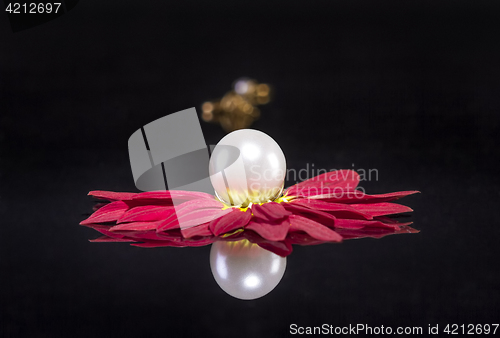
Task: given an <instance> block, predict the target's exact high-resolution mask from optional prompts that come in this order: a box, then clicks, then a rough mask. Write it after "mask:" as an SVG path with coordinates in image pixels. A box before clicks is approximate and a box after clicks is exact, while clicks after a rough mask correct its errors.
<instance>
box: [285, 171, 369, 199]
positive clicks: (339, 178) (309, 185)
mask: <svg viewBox="0 0 500 338" xmlns="http://www.w3.org/2000/svg"><path fill="white" fill-rule="evenodd" d="M358 184H359V175H358V173H357V172H355V171H354V170H335V171H330V172H327V173H324V174H322V175H318V176H316V177H313V178H311V179H308V180H306V181H304V182H301V183H299V184H296V185H293V186H291V187H290V188H288V189H287V190H286V192H285V196H312V195H318V194H319V193H318V191H320V190H321V191H322V192H321V193H322V194H324V193H325V190H329V192H330V193H333V192H338V191H341V190H342V191H349V190H354V189H356V187H357V186H358Z"/></svg>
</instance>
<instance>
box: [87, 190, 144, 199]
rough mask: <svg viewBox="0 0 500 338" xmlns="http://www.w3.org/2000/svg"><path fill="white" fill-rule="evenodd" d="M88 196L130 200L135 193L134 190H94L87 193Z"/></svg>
mask: <svg viewBox="0 0 500 338" xmlns="http://www.w3.org/2000/svg"><path fill="white" fill-rule="evenodd" d="M88 195H89V196H93V197H95V198H100V199H105V200H108V201H130V200H131V199H132V198H133V197H134V196H135V195H137V194H136V193H134V192H113V191H103V190H94V191H91V192H89V193H88Z"/></svg>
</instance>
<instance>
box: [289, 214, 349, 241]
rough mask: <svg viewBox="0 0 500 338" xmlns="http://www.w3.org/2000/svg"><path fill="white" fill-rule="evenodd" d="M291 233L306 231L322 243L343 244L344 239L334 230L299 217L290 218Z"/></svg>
mask: <svg viewBox="0 0 500 338" xmlns="http://www.w3.org/2000/svg"><path fill="white" fill-rule="evenodd" d="M290 231H304V232H307V233H308V234H309V235H311V236H312V237H314V238H316V239H319V240H322V241H328V242H342V237H341V236H340V235H339V234H338V233H336V232H335V231H333V230H332V229H330V228H328V227H326V226H324V225H322V224H320V223H318V222H315V221H313V220H311V219H307V218H305V217H302V216H299V215H292V216H290Z"/></svg>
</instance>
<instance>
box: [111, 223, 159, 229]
mask: <svg viewBox="0 0 500 338" xmlns="http://www.w3.org/2000/svg"><path fill="white" fill-rule="evenodd" d="M161 223H162V221H157V222H132V223H122V224H118V225H115V226H113V227H111V228H110V231H125V230H134V231H149V230H156V228H157V227H158V226H159V225H160V224H161Z"/></svg>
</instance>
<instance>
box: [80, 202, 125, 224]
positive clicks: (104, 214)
mask: <svg viewBox="0 0 500 338" xmlns="http://www.w3.org/2000/svg"><path fill="white" fill-rule="evenodd" d="M128 208H129V206H128V205H127V204H126V203H125V202H123V201H116V202H111V203H109V204H108V205H105V206H103V207H102V208H100V209H99V210H97V211H96V212H94V213H93V214H92V215H90V217H89V218H87V219H86V220H84V221H81V222H80V225H86V224H91V223H104V222H115V221H116V220H117V219H118V218H120V217H121V216H122V215H123V214H124V213H125V211H127V209H128Z"/></svg>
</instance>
